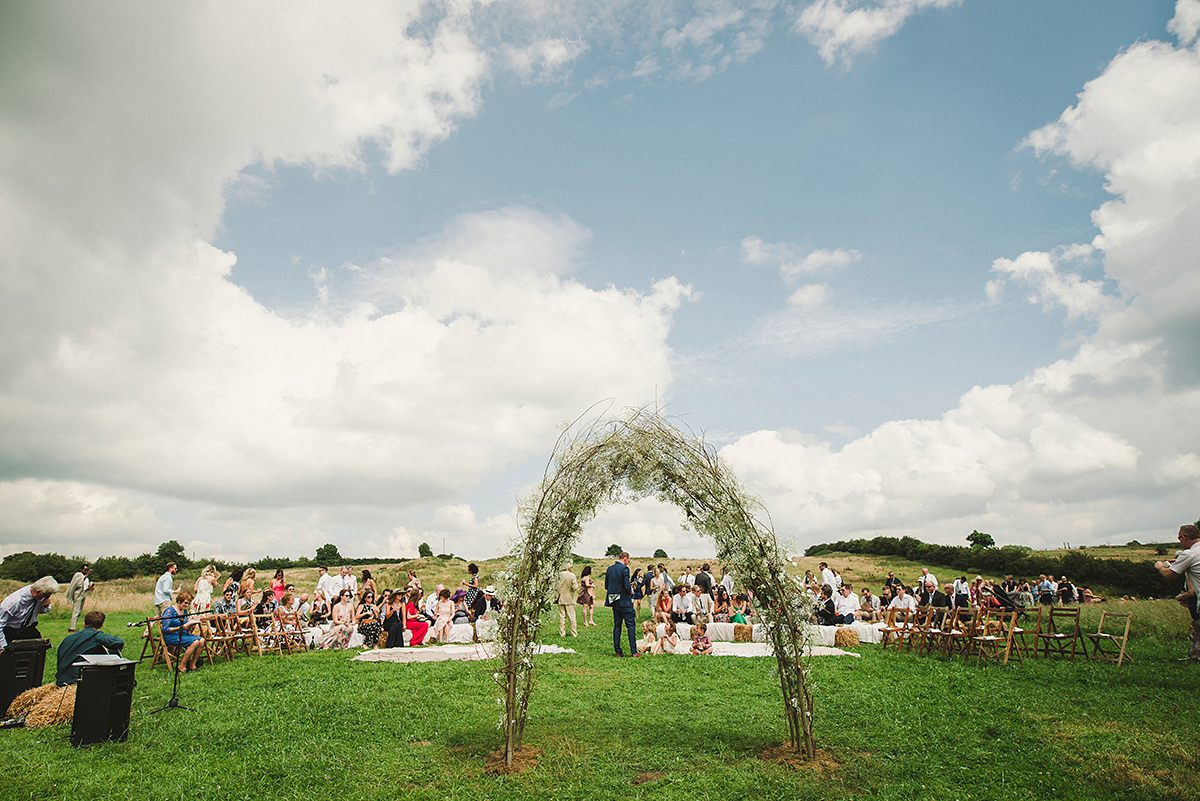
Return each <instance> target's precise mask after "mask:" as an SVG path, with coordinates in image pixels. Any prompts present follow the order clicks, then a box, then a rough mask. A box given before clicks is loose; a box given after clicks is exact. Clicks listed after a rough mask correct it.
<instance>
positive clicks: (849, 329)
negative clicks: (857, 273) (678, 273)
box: [747, 284, 967, 356]
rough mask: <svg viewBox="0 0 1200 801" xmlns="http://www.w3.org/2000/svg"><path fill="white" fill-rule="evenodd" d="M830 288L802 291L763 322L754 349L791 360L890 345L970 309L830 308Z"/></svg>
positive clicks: (915, 305) (752, 337) (905, 305)
mask: <svg viewBox="0 0 1200 801" xmlns="http://www.w3.org/2000/svg"><path fill="white" fill-rule="evenodd" d="M829 297H830V291H829V288H828V285H826V284H809V285H806V286H802V287H800V288H799V289H797V290H796V291H795V292H793V293H792V295H791V296H790V297H789V298H788V304H787V305H786V306H785V307H784V308H783V309H782V310H780V311H778V312H774V313H772V314H768V315H765V316H763V317H762V319H760V320H759V321H758V322H757V323H756V324H755V325H754V326H753V327H752V328H751V329H750V331H749V332H748V334H747V342H748V344H750V345H752V346H754V347H759V348H766V349H769V350H772V351H776V352H778V353H783V354H787V355H791V356H811V355H815V354H820V353H829V352H831V351H836V350H842V349H845V348H868V347H871V346H873V345H877V344H879V343H880V342H890V341H893V340H895V339H896V338H897V337H900V336H901V335H903V334H904V333H906V332H908V331H911V330H913V329H915V328H920V327H922V326H927V325H934V324H936V323H941V322H946V321H947V320H953V319H955V318H956V317H959V316H961V315H962V314H964V313H965V312H966V311H967V309H966V308H964V307H962V306H961V305H956V304H951V303H925V302H900V303H869V304H856V305H853V306H845V307H842V306H836V305H833V304H831V303H829Z"/></svg>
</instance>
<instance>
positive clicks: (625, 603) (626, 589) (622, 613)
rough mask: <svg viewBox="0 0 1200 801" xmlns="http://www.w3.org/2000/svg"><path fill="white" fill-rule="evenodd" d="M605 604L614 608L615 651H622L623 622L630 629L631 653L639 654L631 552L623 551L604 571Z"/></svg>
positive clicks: (631, 654) (617, 652) (633, 654)
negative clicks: (630, 578)
mask: <svg viewBox="0 0 1200 801" xmlns="http://www.w3.org/2000/svg"><path fill="white" fill-rule="evenodd" d="M604 605H605V606H611V607H612V610H613V652H614V653H616V655H617V656H625V654H623V653H621V623H622V622H624V623H625V628H626V629H628V630H629V655H630V656H638V651H637V633H636V632H635V631H634V629H635V628H636V627H637V616H636V615H635V614H634V611H633V590H632V588H631V587H630V585H629V554H628V553H626V552H625V551H621V556H620V557H619V558H618V559H617V561H615V562H613V563H612V565H611V566H610V567H609V568H608V570H607V571H605V573H604Z"/></svg>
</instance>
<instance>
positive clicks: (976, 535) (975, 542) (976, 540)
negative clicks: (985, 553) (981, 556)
mask: <svg viewBox="0 0 1200 801" xmlns="http://www.w3.org/2000/svg"><path fill="white" fill-rule="evenodd" d="M967 542H969V543H971V547H972V548H995V547H996V541H995V540H994V539H992V535H991V534H984V533H983V532H982V531H972V532H971V533H970V534H968V535H967Z"/></svg>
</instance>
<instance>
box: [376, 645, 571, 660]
mask: <svg viewBox="0 0 1200 801" xmlns="http://www.w3.org/2000/svg"><path fill="white" fill-rule="evenodd" d="M538 653H539V654H573V653H575V651H573V650H572V649H570V648H561V647H559V646H557V645H539V646H538ZM495 655H496V651H495V645H494V644H492V643H490V642H489V643H478V644H476V645H431V646H429V647H427V648H413V647H411V646H410V647H408V648H381V649H379V650H375V651H363V652H362V653H361V654H358V655H356V656H355V657H354V659H355V660H356V661H359V662H445V661H446V660H449V659H491V658H492V657H494V656H495Z"/></svg>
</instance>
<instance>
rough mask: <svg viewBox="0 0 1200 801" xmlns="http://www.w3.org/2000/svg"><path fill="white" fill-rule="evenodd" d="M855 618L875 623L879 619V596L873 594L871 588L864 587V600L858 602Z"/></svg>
mask: <svg viewBox="0 0 1200 801" xmlns="http://www.w3.org/2000/svg"><path fill="white" fill-rule="evenodd" d="M854 616H855V617H857V618H858V619H859V620H865V621H866V622H868V623H874V622H875V621H876V620H878V619H879V596H877V595H872V594H871V588H870V587H863V591H862V598H861V599H860V600H859V602H858V611H857V612H855V613H854Z"/></svg>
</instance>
